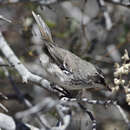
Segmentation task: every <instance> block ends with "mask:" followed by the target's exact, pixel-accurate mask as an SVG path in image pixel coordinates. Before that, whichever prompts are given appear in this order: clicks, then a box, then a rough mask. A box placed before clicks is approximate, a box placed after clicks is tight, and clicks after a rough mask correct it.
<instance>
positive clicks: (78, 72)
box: [32, 12, 107, 90]
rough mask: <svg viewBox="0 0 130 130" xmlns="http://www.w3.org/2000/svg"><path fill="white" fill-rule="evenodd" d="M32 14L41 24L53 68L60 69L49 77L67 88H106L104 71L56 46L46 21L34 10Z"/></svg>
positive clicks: (40, 27)
mask: <svg viewBox="0 0 130 130" xmlns="http://www.w3.org/2000/svg"><path fill="white" fill-rule="evenodd" d="M32 14H33V16H34V18H35V20H36V22H37V24H38V26H39V29H40V31H41V34H42V36H43V38H44V39H45V46H46V48H47V50H48V52H49V54H50V57H51V59H52V60H53V62H54V64H53V68H55V69H57V70H58V71H59V73H58V74H57V73H55V75H51V74H50V76H49V78H50V79H51V80H52V81H53V82H54V83H56V84H57V85H59V86H61V87H63V88H65V89H67V90H78V89H90V88H99V89H102V88H103V89H105V88H106V87H107V85H106V83H105V80H104V75H103V73H102V71H101V70H100V69H99V68H98V67H96V66H94V65H93V64H91V63H90V62H87V61H85V60H82V59H81V58H80V57H78V56H76V55H75V54H73V53H71V52H70V51H68V50H65V49H62V48H60V47H57V46H55V45H54V42H53V40H52V36H51V32H50V30H49V28H48V27H47V25H46V24H45V22H44V21H43V20H42V18H41V17H40V16H39V15H36V14H35V13H34V12H32ZM55 65H56V66H55ZM48 73H49V71H48ZM54 77H55V78H54ZM57 77H58V78H57ZM59 79H60V80H59ZM104 86H106V87H104Z"/></svg>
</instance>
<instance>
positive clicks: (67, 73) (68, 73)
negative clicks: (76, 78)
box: [63, 70, 71, 75]
mask: <svg viewBox="0 0 130 130" xmlns="http://www.w3.org/2000/svg"><path fill="white" fill-rule="evenodd" d="M63 73H65V74H66V75H70V74H71V73H70V72H69V71H67V70H63Z"/></svg>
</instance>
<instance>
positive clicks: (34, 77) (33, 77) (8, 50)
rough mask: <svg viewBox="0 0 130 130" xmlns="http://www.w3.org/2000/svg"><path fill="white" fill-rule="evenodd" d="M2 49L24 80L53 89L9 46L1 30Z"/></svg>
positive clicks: (0, 48) (0, 46) (0, 41)
mask: <svg viewBox="0 0 130 130" xmlns="http://www.w3.org/2000/svg"><path fill="white" fill-rule="evenodd" d="M0 50H1V52H2V53H3V55H4V56H5V57H6V58H7V59H8V61H9V63H10V64H11V65H13V66H14V68H15V69H16V70H17V72H18V73H19V75H20V76H21V77H22V80H23V82H25V83H27V82H28V81H32V82H34V83H37V84H40V85H41V87H43V88H45V89H48V90H51V91H52V88H51V86H50V83H49V82H48V81H47V80H46V79H43V78H42V77H40V76H38V75H35V74H32V73H31V72H30V71H29V70H28V69H27V68H26V67H25V66H24V65H23V64H22V63H21V61H20V60H19V59H18V58H17V56H16V55H15V54H14V52H13V51H12V50H11V48H10V47H9V46H8V43H7V42H6V40H5V39H4V37H3V35H2V33H1V32H0Z"/></svg>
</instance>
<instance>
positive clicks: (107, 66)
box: [0, 0, 130, 130]
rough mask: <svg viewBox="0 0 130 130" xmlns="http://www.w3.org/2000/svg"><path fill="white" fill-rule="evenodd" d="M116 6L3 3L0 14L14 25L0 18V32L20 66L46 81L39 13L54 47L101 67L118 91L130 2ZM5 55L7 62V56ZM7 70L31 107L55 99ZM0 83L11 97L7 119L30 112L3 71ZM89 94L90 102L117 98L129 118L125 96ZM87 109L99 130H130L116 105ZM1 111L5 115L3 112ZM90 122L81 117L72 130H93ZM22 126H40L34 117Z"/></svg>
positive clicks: (55, 0)
mask: <svg viewBox="0 0 130 130" xmlns="http://www.w3.org/2000/svg"><path fill="white" fill-rule="evenodd" d="M111 1H112V0H110V1H109V0H108V1H107V0H105V1H104V0H32V1H31V0H0V15H1V16H3V17H5V18H7V19H9V20H11V21H12V22H11V23H8V22H6V21H4V20H2V19H0V31H1V32H2V33H3V35H4V37H5V39H6V40H7V42H8V44H9V46H10V47H11V48H12V50H13V51H14V52H15V54H16V56H18V58H19V59H20V60H21V62H22V63H23V64H24V65H25V66H26V67H27V68H28V69H29V70H30V71H31V72H33V73H34V74H38V75H41V76H42V73H43V71H42V68H40V67H39V64H40V63H39V58H38V56H39V54H40V53H41V52H42V51H43V50H42V47H43V46H44V43H43V41H42V40H41V38H40V36H38V35H36V32H37V33H39V30H38V28H37V26H36V22H35V21H34V19H33V16H32V11H35V12H36V13H38V14H40V15H41V17H42V18H43V19H44V20H45V22H46V24H47V25H48V27H49V28H50V30H51V32H52V37H53V40H54V42H55V44H57V45H58V46H59V47H62V48H65V49H68V50H70V51H71V52H73V53H75V54H76V55H78V56H80V57H81V58H82V59H85V60H87V61H90V62H92V63H93V64H95V65H97V66H99V67H100V68H101V69H102V71H103V72H104V74H105V78H106V82H107V83H108V84H109V85H110V87H113V86H114V83H113V80H114V76H113V73H114V71H115V68H114V64H115V63H119V64H121V63H122V59H121V57H122V56H123V54H124V50H125V49H127V51H128V53H129V54H130V9H129V5H130V3H128V6H127V5H125V4H120V3H118V4H117V3H113V2H111ZM124 1H125V0H124ZM39 35H40V34H39ZM1 56H2V57H3V58H4V56H3V55H2V54H1ZM8 71H9V72H10V76H11V80H13V83H14V84H15V86H17V87H18V89H19V91H20V92H21V93H22V94H23V95H24V96H25V97H26V98H27V99H28V100H30V102H32V104H36V103H38V102H40V101H41V100H43V98H44V97H47V96H51V97H52V96H54V97H55V95H53V94H52V93H51V92H48V91H46V90H44V89H43V88H40V87H39V86H36V85H34V84H32V83H29V84H24V83H22V81H21V78H20V76H19V74H18V73H17V72H16V71H15V70H14V69H13V68H11V67H10V68H8ZM129 76H130V75H127V76H126V77H125V80H126V81H129V79H130V78H129ZM0 84H1V85H0V92H2V93H3V94H5V95H6V96H7V97H8V100H6V101H5V100H4V101H3V100H1V103H2V104H4V105H5V106H6V107H7V108H8V110H9V112H8V113H7V114H9V115H11V116H13V117H14V116H15V114H16V113H17V112H19V111H22V110H25V109H27V108H26V106H25V104H24V103H23V101H22V100H21V99H20V98H19V97H18V93H17V91H16V90H15V89H14V88H13V85H12V83H11V82H10V79H9V78H7V76H5V74H4V72H3V70H2V69H1V68H0ZM85 95H86V97H88V98H90V99H118V101H119V103H120V105H121V106H122V108H123V110H124V111H125V112H126V115H127V116H128V118H129V119H130V106H128V105H127V103H126V102H125V95H124V94H123V92H121V93H116V94H110V93H105V92H92V93H89V92H88V93H85ZM87 107H88V108H89V109H90V111H92V112H93V113H94V115H95V118H96V120H97V126H98V128H97V129H98V130H127V129H129V128H128V125H127V124H126V123H125V122H124V120H123V118H122V116H121V115H120V113H119V111H118V110H117V109H116V108H115V107H114V106H110V107H109V106H108V107H107V108H106V107H104V106H101V105H87ZM1 112H4V111H3V110H2V109H1ZM52 115H54V112H50V113H47V114H46V116H47V118H48V120H49V122H50V123H51V124H52V125H54V124H56V119H55V118H56V117H55V116H54V117H55V118H54V117H53V118H54V119H52ZM79 117H80V118H79ZM86 120H87V123H88V124H89V123H91V121H88V120H89V119H88V117H87V114H86V115H82V113H81V114H80V116H77V117H75V120H74V121H72V124H71V125H70V127H69V128H68V130H69V129H70V130H91V128H89V127H88V128H87V127H84V126H86V125H84V124H86ZM22 121H23V122H24V123H26V122H27V123H28V122H29V123H31V124H33V125H36V126H37V123H36V122H35V121H32V120H31V119H30V118H25V119H23V120H22ZM88 126H89V125H88ZM21 130H22V129H21Z"/></svg>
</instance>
